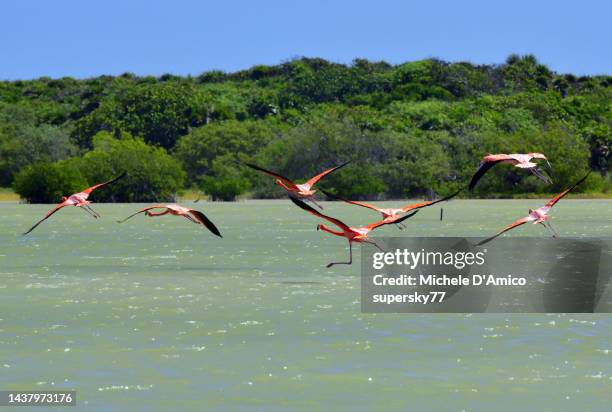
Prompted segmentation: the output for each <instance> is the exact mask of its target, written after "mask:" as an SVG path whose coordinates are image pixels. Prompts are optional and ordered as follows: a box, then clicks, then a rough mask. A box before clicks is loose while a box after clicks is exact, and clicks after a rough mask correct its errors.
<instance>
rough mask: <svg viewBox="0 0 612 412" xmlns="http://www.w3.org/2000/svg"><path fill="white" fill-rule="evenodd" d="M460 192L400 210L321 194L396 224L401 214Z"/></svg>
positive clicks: (442, 200) (327, 193)
mask: <svg viewBox="0 0 612 412" xmlns="http://www.w3.org/2000/svg"><path fill="white" fill-rule="evenodd" d="M460 192H461V190H458V191H456V192H455V193H453V194H452V195H449V196H446V197H443V198H441V199H437V200H432V201H428V202H421V203H414V204H410V205H406V206H404V207H402V208H380V207H378V206H374V205H372V204H370V203H365V202H358V201H355V200H347V199H343V198H341V197H339V196H336V195H333V194H331V193H329V192H327V191H325V190H323V193H325V194H326V195H327V196H329V197H331V198H334V199H338V200H342V201H343V202H346V203H349V204H352V205H356V206H361V207H365V208H368V209H372V210H375V211H377V212H378V213H380V214H381V215H382V218H383V221H384V222H385V223H397V222H396V221H397V219H399V218H400V217H401V215H402V214H404V213H408V212H410V211H411V210H417V209H421V208H424V207H427V206H432V205H435V204H436V203H440V202H444V201H446V200H450V199H452V198H453V197H455V196H457V195H458V194H459V193H460ZM402 226H403V225H402V224H401V223H399V224H398V227H399V228H400V229H401V228H402Z"/></svg>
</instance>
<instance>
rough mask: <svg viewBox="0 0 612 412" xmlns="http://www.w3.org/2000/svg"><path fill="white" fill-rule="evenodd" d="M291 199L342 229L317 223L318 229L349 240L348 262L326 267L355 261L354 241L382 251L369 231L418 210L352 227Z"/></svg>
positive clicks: (413, 213)
mask: <svg viewBox="0 0 612 412" xmlns="http://www.w3.org/2000/svg"><path fill="white" fill-rule="evenodd" d="M291 201H292V202H293V203H295V204H296V205H298V206H299V207H300V208H302V209H304V210H305V211H307V212H308V213H311V214H313V215H315V216H318V217H320V218H323V219H325V220H327V221H328V222H331V223H333V224H334V225H336V226H338V227H339V228H340V229H341V231H335V230H333V229H330V228H329V227H327V226H325V225H323V224H320V225H317V230H323V231H325V232H328V233H331V234H332V235H336V236H342V237H345V238H346V239H347V240H348V242H349V260H348V262H331V263H329V264H327V266H326V267H328V268H329V267H332V266H333V265H350V264H351V263H353V242H358V243H369V244H371V245H374V246H375V247H376V248H378V249H379V250H381V251H382V249H381V248H380V246H378V245H377V244H376V242H374V241H373V240H372V239H370V238H369V237H368V233H370V232H371V231H372V230H374V229H376V228H378V227H381V226H384V225H390V224H393V223H400V222H402V221H404V220H406V219H408V218H409V217H412V216H414V215H415V214H416V213H417V212H418V210H415V211H414V212H412V213H410V214H407V215H405V216H402V217H399V218H397V219H396V220H390V221H385V220H381V221H378V222H375V223H371V224H369V225H367V226H362V227H350V226H348V225H346V224H345V223H344V222H342V221H341V220H339V219H336V218H333V217H330V216H327V215H324V214H323V213H320V212H318V211H317V210H315V209H314V208H312V207H310V206H308V205H307V204H306V203H304V202H303V201H301V200H299V199H296V198H294V197H292V198H291Z"/></svg>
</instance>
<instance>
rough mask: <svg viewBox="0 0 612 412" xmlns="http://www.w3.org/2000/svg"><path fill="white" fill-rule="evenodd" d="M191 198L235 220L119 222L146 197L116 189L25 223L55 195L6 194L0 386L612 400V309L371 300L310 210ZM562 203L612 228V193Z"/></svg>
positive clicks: (369, 405)
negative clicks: (458, 311) (471, 309)
mask: <svg viewBox="0 0 612 412" xmlns="http://www.w3.org/2000/svg"><path fill="white" fill-rule="evenodd" d="M543 203H544V201H541V200H508V201H460V200H459V201H453V202H451V203H448V204H445V205H444V217H445V219H444V221H443V222H440V221H439V219H438V216H439V208H432V209H430V210H423V211H421V212H420V213H419V214H418V215H417V216H415V217H414V218H412V219H410V220H408V221H407V225H408V228H409V229H408V230H406V231H404V232H400V231H398V230H397V229H396V228H395V227H387V228H384V229H382V230H381V231H380V233H379V234H380V235H398V234H401V235H404V236H418V235H435V236H438V235H440V236H442V235H453V236H480V235H489V234H492V233H493V232H495V231H496V230H497V229H499V228H500V227H502V226H504V225H505V224H507V223H510V222H511V221H513V220H514V219H516V218H518V217H521V216H524V215H525V213H526V212H527V209H528V208H529V207H538V206H541V205H542V204H543ZM185 205H186V206H194V207H197V208H198V209H200V210H202V211H204V212H205V213H206V214H207V215H208V216H209V217H210V218H211V219H212V220H213V221H214V222H215V223H216V224H217V225H218V226H219V228H220V230H221V231H222V233H223V235H224V238H223V239H219V238H216V237H214V236H212V235H211V234H210V233H208V232H207V231H206V230H203V229H202V228H201V227H198V226H196V225H193V224H190V223H189V222H188V221H187V220H185V219H181V218H176V217H172V216H163V217H159V218H146V217H144V216H137V217H135V218H134V219H132V220H130V221H128V222H126V223H124V224H121V225H119V224H117V223H115V220H116V219H119V218H122V217H125V216H127V215H128V214H130V213H131V212H133V211H135V210H137V209H138V208H139V207H140V206H141V205H107V204H98V205H95V207H96V209H97V210H98V211H99V212H100V213H101V214H102V216H103V217H102V219H101V220H99V221H95V220H94V219H92V218H91V217H90V216H88V215H87V214H86V213H84V212H83V211H81V210H79V209H77V208H66V209H64V210H62V211H60V212H59V213H57V214H56V215H55V216H54V217H53V218H52V219H50V220H48V221H46V222H44V223H43V224H41V225H40V226H39V227H38V228H37V229H36V230H35V231H34V232H32V233H31V234H30V235H28V236H26V237H22V236H20V233H22V232H23V231H24V230H26V229H27V228H29V226H31V225H32V224H33V223H34V222H35V221H36V220H37V219H39V218H40V216H41V215H42V214H44V212H45V211H46V210H47V208H48V206H44V205H37V206H28V205H18V204H15V203H0V389H4V390H6V389H21V390H23V389H39V390H42V389H75V390H76V391H77V399H78V406H77V408H73V409H71V410H130V411H137V410H142V411H152V410H160V411H171V410H231V411H241V410H262V411H285V410H304V411H306V410H308V411H310V410H402V411H406V410H418V411H422V410H435V411H462V410H465V411H492V410H495V411H516V410H538V411H574V410H584V411H587V410H589V411H590V410H602V411H603V410H610V404H611V402H612V316H611V315H574V314H561V315H559V314H554V315H493V314H480V315H479V314H474V315H463V314H462V315H422V314H419V315H416V314H392V315H388V314H385V315H382V314H378V315H370V314H368V315H366V314H362V313H360V303H359V296H360V289H359V264H358V260H357V262H356V264H354V265H353V266H349V267H346V266H344V267H343V266H339V267H334V268H332V269H326V268H325V264H326V263H327V262H329V261H331V260H336V259H340V260H341V259H344V258H345V257H346V256H347V253H348V249H347V248H346V242H344V241H343V240H342V239H339V238H335V237H333V236H331V235H329V234H327V233H322V232H317V231H316V230H315V227H316V224H317V223H319V222H318V220H317V219H316V218H314V217H313V216H310V215H308V214H306V213H305V212H303V211H301V210H299V209H297V208H296V207H295V206H293V205H292V204H290V203H289V202H288V201H251V202H240V203H205V202H199V203H196V204H191V203H190V202H187V203H185ZM324 206H325V207H326V212H328V213H329V214H331V215H333V216H336V217H339V218H342V219H343V220H345V221H346V222H347V223H348V224H352V225H357V224H364V223H370V222H372V221H374V220H377V218H378V216H377V215H376V214H375V213H373V212H371V211H369V210H366V209H362V208H358V207H351V206H347V205H342V204H338V203H326V204H324ZM552 215H553V224H554V225H555V226H556V229H557V230H558V231H559V232H560V233H561V234H562V235H565V236H576V235H578V236H580V235H588V236H610V234H611V233H612V230H611V229H612V201H607V200H592V201H583V200H564V201H562V202H560V203H559V204H558V205H557V206H556V207H555V210H553V212H552ZM516 235H519V236H520V235H531V236H533V235H542V236H544V235H546V233H545V232H544V229H543V228H541V227H539V226H537V227H536V226H532V225H530V226H525V227H522V228H520V229H517V231H516ZM356 252H357V253H356V256H355V257H356V258H358V257H359V254H358V253H359V250H358V249H356ZM37 410H40V409H37Z"/></svg>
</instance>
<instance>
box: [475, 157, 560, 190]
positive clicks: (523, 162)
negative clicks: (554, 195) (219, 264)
mask: <svg viewBox="0 0 612 412" xmlns="http://www.w3.org/2000/svg"><path fill="white" fill-rule="evenodd" d="M533 159H541V160H545V161H546V163H547V164H548V166H549V167H550V163H548V159H547V158H546V156H544V155H543V154H542V153H535V152H533V153H526V154H523V153H511V154H503V153H500V154H490V155H487V156H485V157H483V158H482V161H481V162H480V166H479V167H478V170H477V171H476V173H475V174H474V176H473V177H472V180H471V181H470V185H469V189H470V190H472V189H473V188H474V187H475V186H476V184H477V183H478V181H479V180H480V178H482V176H484V174H485V173H486V172H487V171H488V170H489V169H491V168H492V167H493V166H495V165H496V164H498V163H508V164H512V165H514V167H518V168H520V169H527V170H529V171H530V172H531V173H533V174H534V175H535V176H536V177H537V178H538V179H541V180H542V181H544V182H546V183H549V184H550V183H552V181H551V180H550V178H549V177H548V176H545V175H544V174H542V172H541V171H539V170H538V164H537V163H534V162H532V160H533Z"/></svg>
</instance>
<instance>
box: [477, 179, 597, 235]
mask: <svg viewBox="0 0 612 412" xmlns="http://www.w3.org/2000/svg"><path fill="white" fill-rule="evenodd" d="M590 173H591V172H588V173H587V174H586V175H585V176H584V177H583V178H582V179H580V180H579V181H577V182H576V183H574V184H573V185H572V186H571V187H569V188H568V189H566V190H564V191H563V192H561V193H559V194H558V195H557V196H555V197H553V198H552V199H551V200H550V201H549V202H548V203H546V204H545V205H544V206H542V207H539V208H537V209H529V214H528V215H527V216H525V217H523V218H521V219H518V220H516V221H514V222H513V223H511V224H509V225H508V226H506V227H505V228H503V229H502V230H501V231H499V232H498V233H497V234H495V235H493V236H491V237H489V238H487V239H485V240H483V241H481V242H479V243H478V244H477V246H480V245H484V244H485V243H488V242H490V241H491V240H493V239H495V238H496V237H498V236H500V235H502V234H504V233H506V232H507V231H509V230H512V229H514V228H516V227H518V226H521V225H524V224H525V223H529V222H532V223H533V224H534V225H536V224H541V225H542V226H544V227H545V228H547V229H548V230H549V231H550V232H551V233H552V235H553V237H558V234H557V232H556V231H555V229H554V228H553V227H552V225H551V224H550V222H549V220H550V215H549V214H548V213H550V211H551V210H552V208H553V206H554V205H555V204H556V203H557V202H558V201H559V200H561V199H563V197H565V195H567V194H568V193H569V192H570V191H572V190H573V189H574V188H575V187H576V186H578V185H579V184H580V183H582V182H583V181H584V180H585V179H586V178H587V177H588V176H589V174H590Z"/></svg>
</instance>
